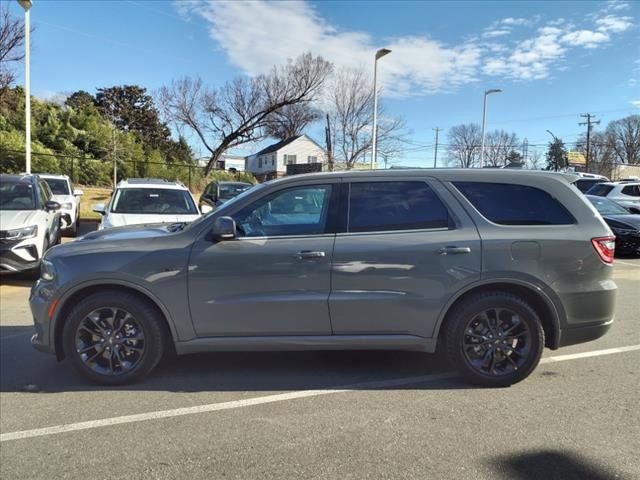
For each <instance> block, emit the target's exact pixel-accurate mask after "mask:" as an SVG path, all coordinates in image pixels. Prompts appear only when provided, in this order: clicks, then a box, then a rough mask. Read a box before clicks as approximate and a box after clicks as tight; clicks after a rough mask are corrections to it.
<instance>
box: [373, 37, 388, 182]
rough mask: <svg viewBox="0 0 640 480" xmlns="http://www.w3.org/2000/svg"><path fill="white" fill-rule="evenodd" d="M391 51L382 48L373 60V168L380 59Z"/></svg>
mask: <svg viewBox="0 0 640 480" xmlns="http://www.w3.org/2000/svg"><path fill="white" fill-rule="evenodd" d="M389 53H391V50H389V49H388V48H381V49H380V50H378V51H377V52H376V57H375V60H374V62H373V133H372V135H371V170H373V168H374V165H375V163H376V153H377V152H376V150H377V148H378V85H377V82H378V60H380V59H381V58H382V57H384V56H385V55H387V54H389Z"/></svg>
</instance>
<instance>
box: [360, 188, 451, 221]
mask: <svg viewBox="0 0 640 480" xmlns="http://www.w3.org/2000/svg"><path fill="white" fill-rule="evenodd" d="M448 225H449V215H448V212H447V209H446V207H445V206H444V205H443V204H442V202H441V201H440V199H439V198H438V197H437V195H436V194H435V193H434V192H433V190H431V188H430V187H429V185H427V184H426V183H424V182H362V183H352V184H351V188H350V195H349V231H350V232H376V231H383V230H414V229H422V228H446V227H447V226H448Z"/></svg>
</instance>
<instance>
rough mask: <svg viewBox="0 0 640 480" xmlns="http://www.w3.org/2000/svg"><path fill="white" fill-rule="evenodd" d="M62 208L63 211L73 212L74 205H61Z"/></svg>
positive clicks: (68, 203) (67, 203) (69, 203)
mask: <svg viewBox="0 0 640 480" xmlns="http://www.w3.org/2000/svg"><path fill="white" fill-rule="evenodd" d="M60 207H62V210H71V209H73V203H71V202H66V203H63V204H62V205H60Z"/></svg>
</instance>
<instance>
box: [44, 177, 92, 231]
mask: <svg viewBox="0 0 640 480" xmlns="http://www.w3.org/2000/svg"><path fill="white" fill-rule="evenodd" d="M39 176H40V178H43V179H44V181H45V182H47V184H48V185H49V187H50V188H51V191H52V192H53V200H55V201H56V202H58V203H59V204H60V221H61V223H62V225H61V228H62V230H63V231H66V232H69V233H70V234H71V235H72V236H74V237H75V236H76V234H77V233H78V220H79V218H80V197H81V196H82V195H83V194H84V192H83V191H82V190H80V189H74V188H73V185H72V184H71V180H70V179H69V177H68V176H66V175H51V174H48V173H47V174H44V173H43V174H40V175H39Z"/></svg>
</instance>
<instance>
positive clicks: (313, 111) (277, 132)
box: [265, 102, 322, 140]
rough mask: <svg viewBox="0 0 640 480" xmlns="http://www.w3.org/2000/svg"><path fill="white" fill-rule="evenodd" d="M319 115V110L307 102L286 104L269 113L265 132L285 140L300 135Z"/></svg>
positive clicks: (318, 118)
mask: <svg viewBox="0 0 640 480" xmlns="http://www.w3.org/2000/svg"><path fill="white" fill-rule="evenodd" d="M321 116H322V114H321V112H320V110H318V109H317V108H315V107H314V106H312V105H310V104H309V103H307V102H305V103H296V104H293V105H287V106H286V107H282V108H281V109H280V110H278V111H276V112H273V113H272V114H271V115H269V118H268V119H267V126H266V131H265V133H266V134H267V135H269V136H270V137H274V138H278V139H280V140H286V139H287V138H291V137H295V136H298V135H302V134H303V133H304V131H305V129H306V128H307V127H308V126H309V125H311V124H313V123H315V122H317V121H318V120H320V118H321Z"/></svg>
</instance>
